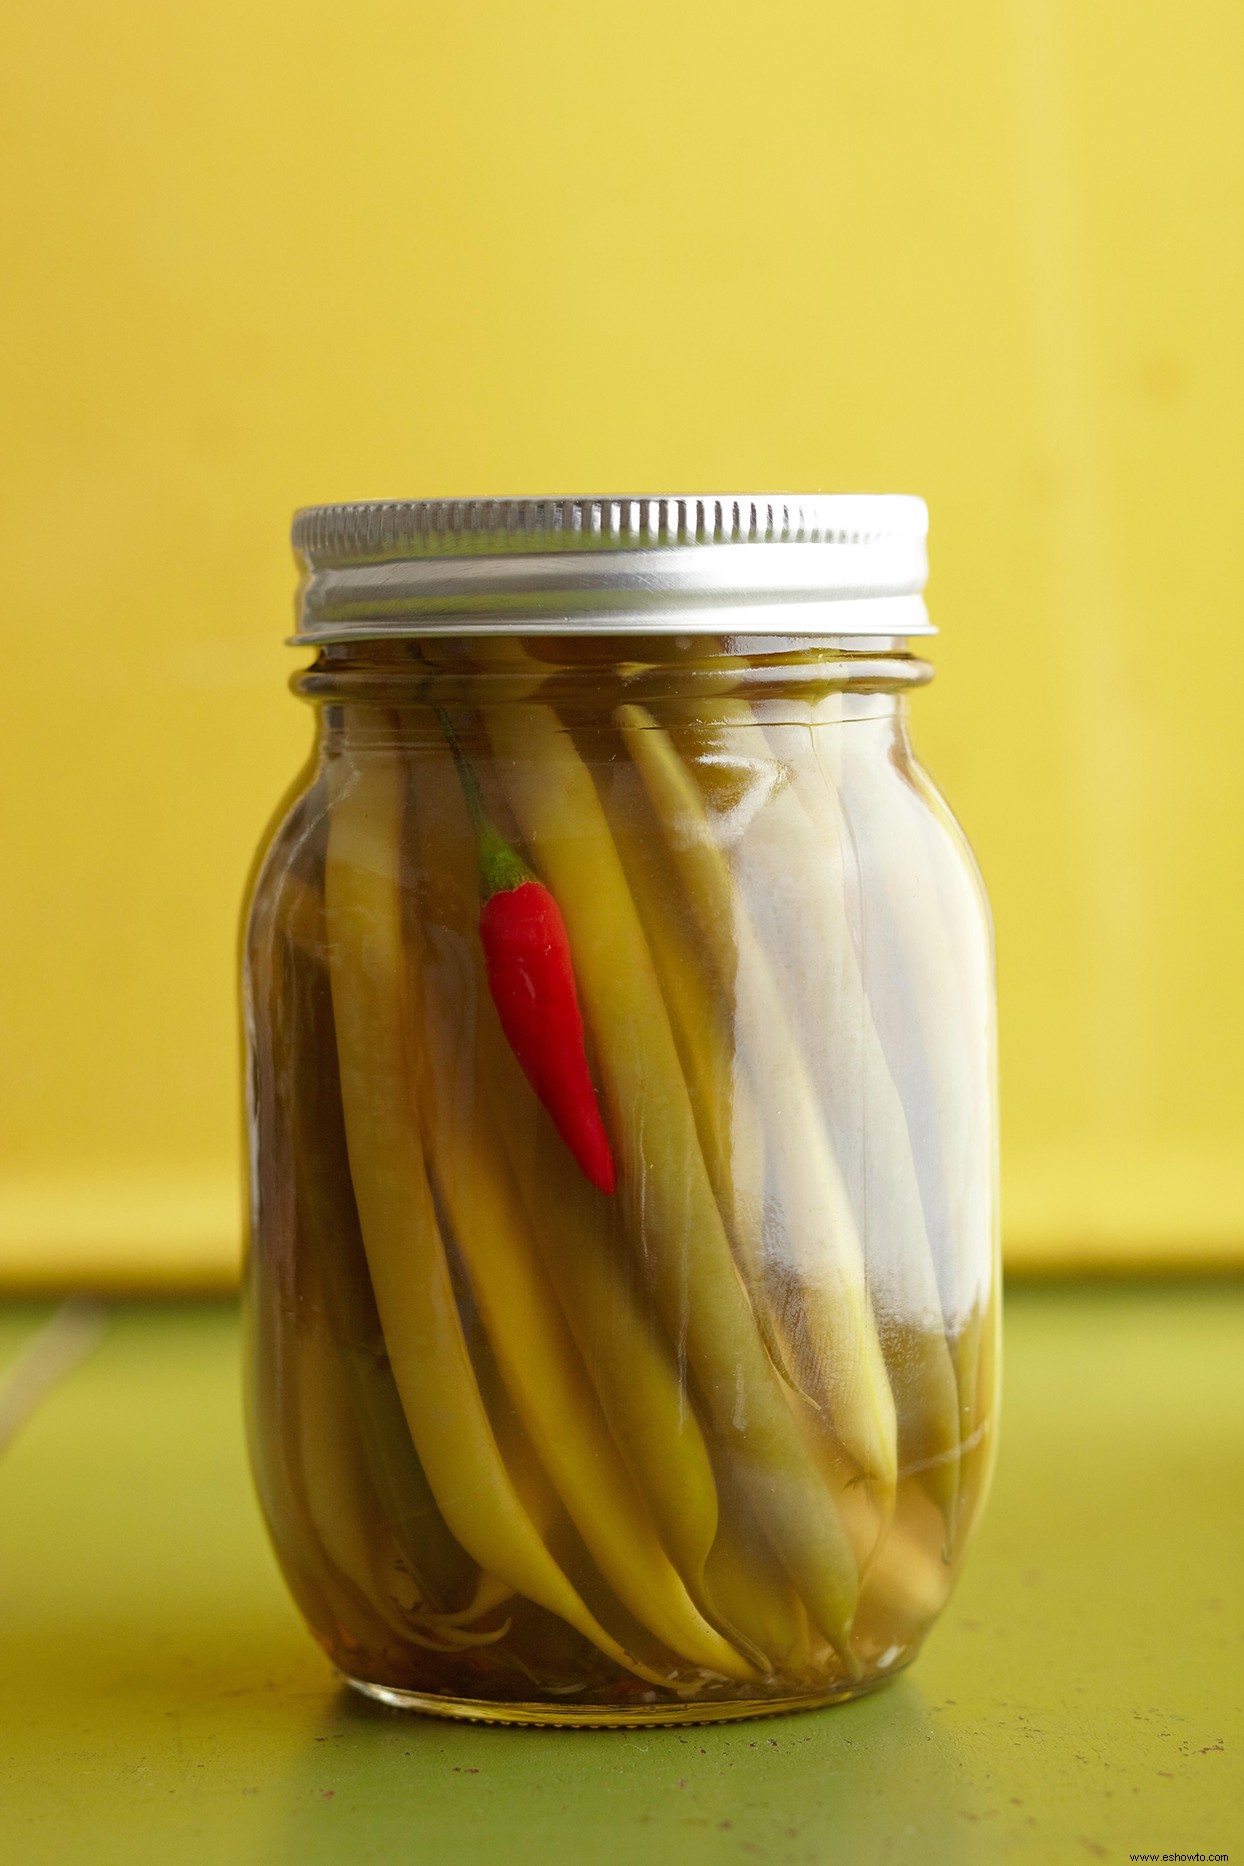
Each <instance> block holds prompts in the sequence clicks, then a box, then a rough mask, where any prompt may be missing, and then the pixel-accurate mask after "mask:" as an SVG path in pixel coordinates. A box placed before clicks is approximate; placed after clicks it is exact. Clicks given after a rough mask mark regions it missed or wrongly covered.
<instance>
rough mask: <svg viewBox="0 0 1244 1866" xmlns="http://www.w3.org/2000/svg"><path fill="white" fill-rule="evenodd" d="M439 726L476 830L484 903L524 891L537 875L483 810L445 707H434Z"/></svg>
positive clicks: (473, 778)
mask: <svg viewBox="0 0 1244 1866" xmlns="http://www.w3.org/2000/svg"><path fill="white" fill-rule="evenodd" d="M433 711H434V712H435V714H436V723H437V725H438V726H439V727H440V729H441V731H442V732H443V733H444V735H445V743H446V744H447V745H448V747H449V749H450V751H451V752H452V753H453V760H454V768H455V769H456V771H457V773H458V782H459V783H460V784H461V786H462V795H463V797H464V799H465V801H466V807H467V814H468V815H469V817H470V819H471V828H472V829H473V830H474V831H475V846H476V848H477V849H478V851H479V892H480V899H481V900H484V901H486V900H489V899H491V897H492V896H493V895H494V894H502V893H508V892H509V891H510V889H512V888H521V887H522V885H523V883H524V881H534V880H535V876H534V875H533V874H532V872H531V870H530V868H528V866H527V864H526V862H525V861H524V860H523V858H522V856H521V855H520V854H519V853H518V851H517V849H515V848H513V847H512V846H511V845H510V844H509V843H508V842H507V841H506V839H505V837H504V836H503V835H502V834H501V832H500V830H498V829H497V828H496V826H495V824H493V823H492V822H491V821H490V820H489V816H488V812H487V811H486V810H485V808H484V799H483V796H482V794H481V792H480V788H479V779H478V778H477V777H476V775H475V772H474V771H473V770H472V768H471V761H470V759H469V758H468V757H467V755H466V753H465V752H464V751H463V749H462V743H461V741H460V739H459V738H458V734H457V732H456V731H455V730H454V724H453V721H452V720H451V719H450V717H449V714H448V713H447V712H446V711H445V709H444V707H442V706H437V707H434V708H433Z"/></svg>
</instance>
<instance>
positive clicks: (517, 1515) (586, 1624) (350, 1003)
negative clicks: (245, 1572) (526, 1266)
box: [325, 748, 664, 1685]
mask: <svg viewBox="0 0 1244 1866" xmlns="http://www.w3.org/2000/svg"><path fill="white" fill-rule="evenodd" d="M329 778H330V795H331V801H332V820H331V825H330V829H329V839H328V858H327V866H326V872H325V907H326V913H327V925H328V949H329V955H330V968H331V977H332V996H333V1014H334V1018H335V1021H336V1027H337V1054H338V1063H339V1067H340V1074H341V1094H342V1105H343V1109H344V1114H345V1128H346V1140H347V1146H348V1149H349V1159H350V1170H351V1176H352V1178H353V1181H354V1190H355V1199H356V1201H357V1205H358V1213H359V1220H360V1224H361V1227H362V1233H363V1243H364V1246H365V1249H366V1252H367V1260H368V1265H369V1268H370V1270H371V1278H372V1286H373V1288H374V1290H375V1295H376V1306H377V1309H378V1310H379V1314H380V1321H381V1326H382V1328H383V1330H384V1335H385V1340H386V1342H387V1344H388V1350H389V1358H390V1362H391V1364H392V1367H393V1375H394V1379H395V1381H396V1383H397V1389H398V1392H399V1394H400V1395H401V1399H402V1406H403V1409H404V1411H405V1414H406V1420H407V1424H408V1426H409V1428H410V1434H411V1437H412V1439H413V1440H414V1444H415V1449H416V1451H417V1452H418V1454H419V1459H420V1462H421V1464H422V1466H423V1469H424V1471H425V1473H426V1475H427V1478H428V1482H429V1484H430V1485H431V1487H432V1491H433V1494H434V1496H435V1497H436V1500H437V1503H438V1505H439V1507H440V1510H441V1513H442V1515H443V1516H444V1518H445V1521H446V1523H447V1524H448V1526H449V1528H450V1529H451V1531H452V1532H453V1533H454V1535H455V1536H456V1537H457V1538H458V1541H459V1542H460V1543H461V1544H462V1546H463V1548H464V1549H466V1550H467V1551H468V1552H469V1553H470V1554H471V1555H473V1556H474V1557H475V1559H476V1561H478V1562H479V1564H480V1566H481V1568H483V1569H484V1570H485V1571H487V1572H488V1573H489V1574H492V1575H495V1576H497V1577H498V1578H499V1579H500V1580H502V1581H504V1582H505V1583H506V1584H507V1585H508V1586H510V1587H512V1588H513V1589H514V1590H515V1591H516V1592H517V1593H521V1594H525V1595H527V1597H528V1598H529V1599H530V1600H533V1601H535V1602H536V1603H537V1604H538V1605H539V1606H542V1607H546V1608H547V1609H548V1610H549V1611H550V1612H552V1613H555V1614H558V1615H559V1616H560V1617H561V1618H562V1619H564V1620H566V1621H567V1622H568V1623H569V1624H570V1625H571V1626H573V1627H575V1628H576V1629H577V1630H578V1631H579V1632H581V1633H582V1634H584V1635H585V1637H586V1638H588V1639H589V1640H591V1641H592V1643H593V1644H594V1645H596V1646H597V1647H599V1649H600V1650H601V1651H602V1652H604V1653H606V1654H607V1655H608V1656H609V1657H610V1658H612V1659H614V1660H615V1661H616V1662H617V1663H618V1664H620V1665H623V1666H625V1667H626V1668H627V1669H628V1670H630V1671H633V1672H636V1673H637V1674H638V1675H639V1676H641V1677H645V1678H647V1679H648V1682H650V1683H652V1684H658V1685H659V1684H661V1683H663V1682H664V1681H663V1680H662V1679H661V1677H660V1676H659V1675H658V1674H654V1673H651V1672H650V1671H649V1670H648V1668H646V1667H644V1666H642V1665H640V1664H639V1663H638V1662H637V1661H636V1660H634V1659H632V1658H631V1656H630V1655H629V1654H628V1653H626V1652H625V1651H624V1650H623V1648H622V1647H621V1646H620V1645H619V1644H618V1642H617V1641H616V1640H615V1639H613V1638H612V1637H611V1636H610V1634H608V1633H607V1632H606V1631H605V1629H604V1628H603V1627H602V1626H601V1625H600V1624H599V1622H598V1621H597V1620H596V1619H595V1617H594V1616H593V1615H592V1614H591V1613H589V1611H588V1609H587V1608H586V1606H585V1605H584V1603H583V1601H582V1600H581V1599H580V1598H579V1596H578V1594H577V1593H576V1592H575V1590H574V1588H572V1587H571V1585H570V1583H569V1582H568V1581H567V1579H566V1577H565V1575H564V1574H563V1573H562V1571H561V1569H560V1568H559V1567H558V1566H557V1564H556V1563H555V1562H554V1561H553V1559H552V1557H551V1556H550V1554H549V1552H548V1550H547V1548H546V1547H545V1545H544V1543H543V1541H542V1540H541V1538H540V1536H539V1534H538V1532H537V1531H536V1529H535V1527H534V1525H533V1524H532V1522H531V1519H530V1517H529V1516H528V1515H527V1513H526V1511H525V1510H524V1508H523V1505H522V1503H521V1502H520V1500H519V1497H518V1495H517V1493H516V1491H515V1489H514V1486H513V1484H512V1483H511V1481H510V1478H509V1476H508V1474H507V1472H506V1469H505V1466H504V1464H503V1462H502V1460H501V1457H500V1454H499V1453H498V1450H497V1444H496V1440H495V1438H494V1437H493V1433H492V1428H491V1426H490V1425H489V1422H488V1417H487V1414H486V1412H485V1410H484V1406H483V1402H482V1400H481V1399H480V1393H479V1387H478V1385H477V1383H476V1378H475V1372H474V1369H473V1368H472V1365H471V1360H470V1356H469V1354H468V1352H467V1346H466V1341H465V1338H464V1336H463V1332H462V1322H461V1318H460V1317H459V1314H458V1309H457V1305H456V1302H455V1300H454V1292H453V1285H452V1283H451V1280H450V1274H449V1267H448V1264H447V1263H446V1260H445V1253H444V1247H443V1245H442V1243H441V1238H440V1231H439V1226H438V1223H437V1217H436V1211H435V1208H434V1205H433V1201H432V1192H431V1188H430V1186H429V1184H428V1178H427V1172H426V1169H425V1166H424V1159H423V1150H422V1145H421V1142H420V1136H419V1129H418V1121H417V1117H416V1114H415V1102H414V1094H413V1084H412V1082H411V1079H410V1070H409V1066H408V1062H407V1054H406V1045H405V1028H406V1008H405V1004H404V1001H403V990H402V980H403V978H404V975H405V972H406V955H405V952H404V950H403V945H402V932H401V905H400V860H401V842H400V838H401V831H402V817H403V805H404V798H405V782H404V773H403V770H402V767H401V766H400V764H399V763H398V761H397V759H396V758H395V757H394V756H393V755H392V754H391V753H389V752H387V751H385V750H383V749H382V748H375V749H368V750H367V751H365V752H364V753H362V755H360V756H359V757H357V758H350V757H348V756H346V755H344V754H340V753H339V754H338V755H337V756H336V757H334V758H333V759H332V760H331V761H330V768H329Z"/></svg>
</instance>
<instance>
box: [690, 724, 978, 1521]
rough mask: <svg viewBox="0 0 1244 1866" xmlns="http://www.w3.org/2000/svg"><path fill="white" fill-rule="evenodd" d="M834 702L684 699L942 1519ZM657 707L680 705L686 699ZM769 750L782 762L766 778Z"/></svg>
mask: <svg viewBox="0 0 1244 1866" xmlns="http://www.w3.org/2000/svg"><path fill="white" fill-rule="evenodd" d="M836 705H837V699H836V696H835V697H833V698H831V699H828V700H823V701H821V702H820V703H819V704H818V706H817V707H816V709H815V716H816V719H817V721H818V727H817V728H816V729H813V728H811V727H810V726H809V725H802V726H789V725H781V724H771V725H769V726H767V727H766V728H764V729H762V728H761V727H760V726H759V725H758V722H757V717H756V714H755V713H754V711H753V710H752V708H751V706H749V705H748V704H747V702H746V701H744V700H739V699H731V698H729V697H720V698H717V699H714V700H712V701H703V702H697V704H696V707H695V709H694V718H695V720H696V727H695V732H694V735H689V736H691V744H690V747H689V751H690V754H691V755H690V762H691V764H692V766H693V769H694V771H695V773H696V776H697V779H701V778H702V780H703V783H704V785H705V788H706V790H707V791H708V793H709V795H710V797H713V796H715V797H721V796H723V795H724V796H726V797H727V798H728V799H729V801H728V806H727V810H726V814H725V817H724V819H723V822H722V826H721V830H720V832H719V834H721V835H725V836H728V837H729V839H730V843H731V874H732V877H733V879H734V881H735V885H736V886H737V887H738V888H739V889H740V891H741V892H742V894H743V895H744V897H745V899H746V901H747V904H748V907H749V910H750V914H751V918H752V924H753V927H754V928H755V931H756V934H757V936H758V939H759V945H760V950H761V951H762V953H765V954H771V955H772V956H773V959H774V967H775V975H776V977H777V983H778V986H779V989H780V991H781V993H782V995H783V996H784V998H785V1002H786V1008H787V1013H788V1016H789V1019H790V1024H791V1028H792V1031H793V1032H794V1033H795V1035H796V1038H797V1043H798V1047H799V1049H800V1052H801V1054H802V1057H803V1060H804V1066H805V1068H806V1070H807V1075H808V1080H809V1081H810V1082H811V1084H812V1086H813V1089H814V1091H815V1096H816V1099H817V1100H818V1102H819V1104H820V1107H821V1110H822V1117H823V1119H824V1120H825V1121H826V1123H827V1127H828V1133H829V1138H830V1142H831V1147H832V1157H833V1158H834V1159H835V1161H836V1163H837V1166H838V1169H839V1172H840V1173H841V1176H842V1178H843V1180H844V1181H845V1183H846V1188H847V1191H848V1194H849V1197H850V1203H851V1205H852V1207H853V1209H854V1211H855V1213H856V1217H857V1224H858V1228H859V1235H860V1245H861V1252H862V1257H863V1262H864V1269H865V1273H866V1276H867V1281H868V1287H869V1292H870V1295H871V1298H872V1307H873V1313H874V1315H875V1317H876V1322H877V1333H878V1336H879V1338H880V1341H881V1344H882V1348H883V1351H884V1353H885V1356H886V1363H887V1366H888V1368H889V1371H890V1376H891V1381H892V1383H893V1385H894V1388H895V1392H894V1400H895V1406H896V1412H897V1415H898V1439H899V1447H898V1449H899V1465H900V1468H901V1467H902V1466H903V1465H904V1464H906V1463H911V1462H915V1463H918V1464H919V1465H920V1466H921V1468H922V1469H923V1470H924V1471H925V1472H926V1473H927V1476H926V1479H925V1481H926V1483H927V1485H928V1487H929V1488H930V1489H931V1491H932V1492H933V1493H934V1494H935V1495H936V1497H937V1500H938V1502H939V1505H940V1507H941V1508H942V1510H943V1513H944V1514H945V1516H946V1520H947V1523H948V1524H949V1523H950V1521H951V1520H952V1518H953V1510H954V1496H955V1490H956V1487H957V1481H958V1472H957V1465H956V1462H955V1459H954V1455H953V1454H954V1448H955V1446H956V1445H957V1443H958V1418H957V1413H958V1395H957V1389H956V1387H955V1381H954V1369H953V1367H952V1365H951V1361H950V1354H949V1350H948V1349H947V1346H946V1342H945V1337H944V1334H943V1333H942V1308H941V1298H940V1294H939V1291H938V1288H937V1282H936V1278H935V1275H934V1271H933V1263H932V1257H931V1254H930V1251H929V1245H928V1240H927V1235H926V1232H925V1225H924V1213H923V1208H922V1205H921V1201H920V1191H919V1186H918V1183H917V1179H916V1172H915V1165H914V1161H913V1158H912V1151H911V1141H910V1136H909V1134H908V1131H907V1122H906V1115H905V1112H904V1109H903V1107H902V1104H901V1102H900V1100H899V1098H898V1093H897V1091H896V1089H895V1086H894V1082H893V1079H892V1078H891V1076H890V1073H889V1070H888V1068H887V1065H886V1061H885V1056H884V1052H883V1050H882V1047H881V1044H880V1040H879V1038H878V1036H877V1032H876V1029H875V1026H874V1023H873V1019H872V1012H871V1007H870V1005H869V1002H868V998H867V994H866V992H865V990H864V986H863V981H862V979H861V976H860V970H859V963H858V960H857V958H856V952H855V943H854V939H853V936H852V932H851V925H850V916H849V911H848V896H849V881H850V879H851V877H850V872H849V865H848V864H849V850H848V841H849V839H848V837H847V835H846V833H845V828H844V825H843V822H842V819H841V813H840V807H839V804H838V801H837V790H836V765H837V761H838V759H839V757H840V750H839V742H840V739H841V733H842V731H843V730H846V729H848V728H845V727H844V726H843V725H842V724H841V721H840V719H838V718H837V715H836V713H835V710H834V709H835V707H836ZM669 710H670V711H671V712H672V713H673V714H674V716H676V717H685V716H686V714H687V712H688V711H689V710H690V709H688V708H686V707H678V706H674V707H672V708H670V709H669ZM758 735H759V744H760V745H762V746H764V747H765V748H766V755H765V757H763V758H762V757H761V756H760V754H759V753H758V749H757V746H758ZM774 753H776V754H777V759H778V761H779V769H780V773H781V775H780V776H779V777H778V778H777V779H776V781H775V777H774V773H773V762H774V759H773V754H774ZM730 772H735V773H737V774H739V775H740V776H741V777H743V778H744V779H748V780H750V781H752V782H753V783H754V786H755V788H756V790H757V793H758V794H757V796H756V798H755V799H754V800H749V799H748V796H747V791H746V787H744V789H743V790H742V792H741V793H738V786H737V782H736V785H735V787H734V789H735V793H738V794H731V788H730V786H729V783H728V774H729V773H730ZM761 1099H762V1101H763V1100H765V1099H766V1098H765V1097H764V1096H763V1095H762V1097H761ZM799 1158H803V1155H802V1153H801V1154H800V1155H799ZM900 1337H901V1343H902V1347H903V1350H904V1351H903V1353H902V1354H901V1355H899V1354H898V1352H897V1348H898V1345H899V1342H900ZM913 1339H915V1340H917V1341H918V1342H919V1343H920V1348H919V1352H918V1353H917V1352H916V1351H915V1350H914V1349H912V1347H911V1342H912V1341H913ZM900 1387H901V1389H902V1390H901V1391H900V1390H899V1389H900Z"/></svg>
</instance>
